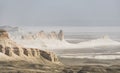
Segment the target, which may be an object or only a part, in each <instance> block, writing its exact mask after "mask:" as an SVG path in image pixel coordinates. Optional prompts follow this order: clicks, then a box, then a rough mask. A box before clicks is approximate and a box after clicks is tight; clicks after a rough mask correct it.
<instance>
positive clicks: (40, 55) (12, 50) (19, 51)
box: [0, 30, 60, 64]
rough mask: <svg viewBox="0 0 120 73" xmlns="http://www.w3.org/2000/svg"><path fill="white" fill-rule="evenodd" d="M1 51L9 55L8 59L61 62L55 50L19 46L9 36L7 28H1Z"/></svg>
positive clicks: (43, 62) (47, 62) (44, 62)
mask: <svg viewBox="0 0 120 73" xmlns="http://www.w3.org/2000/svg"><path fill="white" fill-rule="evenodd" d="M0 53H2V54H4V55H5V57H6V56H7V57H8V58H7V61H14V60H15V61H16V60H17V61H19V60H24V61H27V62H32V63H41V64H52V63H54V64H60V62H59V60H58V58H57V56H56V55H55V54H54V53H53V52H50V51H43V50H40V49H37V48H25V47H22V46H19V45H18V44H16V43H15V42H14V41H12V40H11V39H10V38H9V36H8V33H7V32H6V31H5V30H0ZM0 56H1V55H0ZM2 56H3V55H2ZM3 59H4V58H3ZM0 60H1V59H0Z"/></svg>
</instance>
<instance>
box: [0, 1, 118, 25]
mask: <svg viewBox="0 0 120 73" xmlns="http://www.w3.org/2000/svg"><path fill="white" fill-rule="evenodd" d="M0 25H16V26H24V25H26V26H28V25H31V26H42V25H44V26H54V25H55V26H120V0H0Z"/></svg>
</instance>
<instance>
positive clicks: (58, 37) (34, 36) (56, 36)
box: [21, 30, 64, 40]
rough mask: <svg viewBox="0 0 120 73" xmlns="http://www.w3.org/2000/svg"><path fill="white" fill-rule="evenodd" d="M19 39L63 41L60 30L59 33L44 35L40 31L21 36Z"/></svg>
mask: <svg viewBox="0 0 120 73" xmlns="http://www.w3.org/2000/svg"><path fill="white" fill-rule="evenodd" d="M21 39H25V40H35V39H42V40H44V39H49V40H50V39H56V40H64V33H63V31H62V30H60V32H59V33H56V32H55V31H52V32H50V33H45V32H44V31H40V32H38V33H35V34H27V35H22V36H21Z"/></svg>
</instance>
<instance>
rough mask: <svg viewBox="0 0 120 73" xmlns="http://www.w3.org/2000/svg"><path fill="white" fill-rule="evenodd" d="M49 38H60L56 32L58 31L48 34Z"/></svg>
mask: <svg viewBox="0 0 120 73" xmlns="http://www.w3.org/2000/svg"><path fill="white" fill-rule="evenodd" d="M48 38H49V39H58V35H57V34H56V32H54V31H53V32H51V33H50V34H49V35H48Z"/></svg>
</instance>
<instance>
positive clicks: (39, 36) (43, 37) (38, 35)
mask: <svg viewBox="0 0 120 73" xmlns="http://www.w3.org/2000/svg"><path fill="white" fill-rule="evenodd" d="M36 38H40V39H46V38H47V35H46V34H45V32H44V31H40V32H39V33H37V34H36Z"/></svg>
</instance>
